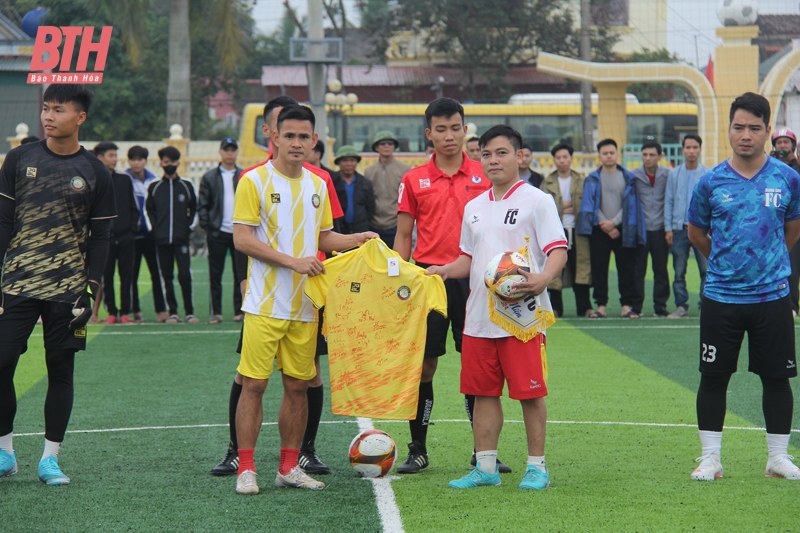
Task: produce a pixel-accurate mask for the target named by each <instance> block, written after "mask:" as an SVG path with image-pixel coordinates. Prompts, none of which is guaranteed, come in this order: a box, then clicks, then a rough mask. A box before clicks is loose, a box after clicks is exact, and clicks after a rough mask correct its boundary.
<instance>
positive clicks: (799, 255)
mask: <svg viewBox="0 0 800 533" xmlns="http://www.w3.org/2000/svg"><path fill="white" fill-rule="evenodd" d="M769 155H771V156H772V157H774V158H775V159H777V160H778V161H781V162H782V163H786V164H787V165H789V166H790V167H792V168H793V169H794V170H796V171H797V172H800V163H798V162H797V135H795V133H794V132H793V131H792V130H790V129H789V128H781V129H779V130H778V131H776V132H775V133H773V134H772V152H771V153H770V154H769ZM789 262H790V263H791V265H792V273H791V274H790V275H789V294H790V295H791V298H792V314H793V315H794V316H795V317H796V316H797V314H798V312H800V289H799V288H798V284H800V246H797V245H795V246H794V247H793V248H792V249H791V250H789Z"/></svg>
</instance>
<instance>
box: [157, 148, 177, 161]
mask: <svg viewBox="0 0 800 533" xmlns="http://www.w3.org/2000/svg"><path fill="white" fill-rule="evenodd" d="M165 157H166V158H167V159H171V160H172V161H180V160H181V152H180V150H178V149H177V148H175V147H174V146H165V147H164V148H162V149H161V150H159V151H158V158H159V159H164V158H165Z"/></svg>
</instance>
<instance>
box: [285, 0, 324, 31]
mask: <svg viewBox="0 0 800 533" xmlns="http://www.w3.org/2000/svg"><path fill="white" fill-rule="evenodd" d="M323 3H324V2H323ZM283 7H285V8H286V12H287V13H289V16H290V17H291V19H292V21H293V22H294V25H295V26H297V31H298V32H299V33H300V37H308V34H307V33H306V30H305V29H304V28H303V23H302V22H300V20H299V19H298V18H297V13H295V12H294V9H293V8H292V6H290V5H289V0H283Z"/></svg>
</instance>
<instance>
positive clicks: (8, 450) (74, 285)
mask: <svg viewBox="0 0 800 533" xmlns="http://www.w3.org/2000/svg"><path fill="white" fill-rule="evenodd" d="M92 99H93V94H92V92H91V91H90V90H88V89H87V88H86V87H85V86H83V85H77V84H75V85H72V84H70V85H66V84H54V85H50V86H49V87H48V88H47V90H46V91H45V93H44V97H43V104H42V115H41V119H42V125H43V127H44V130H45V132H46V134H47V139H46V140H44V141H39V142H32V143H28V144H25V145H23V146H20V147H18V148H15V149H13V150H11V151H10V152H9V153H8V155H7V156H6V158H5V161H4V162H3V166H2V168H0V257H4V261H3V272H2V282H1V283H0V477H5V476H11V475H14V474H16V473H17V459H16V452H15V451H14V447H13V426H14V416H15V415H16V411H17V399H16V391H15V390H14V372H15V370H16V367H17V362H18V361H19V358H20V355H22V354H23V353H25V351H26V350H27V348H28V346H27V344H28V338H29V337H30V335H31V332H32V331H33V328H34V326H35V325H36V321H37V319H38V318H39V316H41V317H42V322H43V324H44V348H45V359H46V363H47V379H48V387H47V397H46V399H45V403H44V427H45V443H44V453H43V454H42V458H41V461H40V462H39V467H38V472H37V474H38V478H39V481H41V482H42V483H45V484H47V485H67V484H69V481H70V480H69V478H68V477H67V476H66V475H64V473H63V472H62V471H61V468H60V467H59V464H58V453H59V450H60V448H61V442H62V441H63V440H64V434H65V433H66V431H67V424H68V423H69V418H70V415H71V413H72V401H73V381H72V377H73V372H74V368H75V353H76V352H77V351H79V350H84V349H86V323H87V322H88V321H89V318H90V317H91V315H92V299H94V298H95V297H96V295H97V294H98V292H99V288H100V287H99V281H100V279H101V277H102V275H103V269H104V268H105V264H106V258H107V255H108V244H109V234H110V228H111V219H112V218H114V217H116V207H115V206H116V203H115V201H114V188H113V185H112V183H111V175H110V174H109V172H108V169H106V167H105V165H103V163H101V162H100V161H99V160H98V159H97V158H96V157H95V156H94V154H92V153H90V152H88V151H86V150H85V149H84V148H83V147H81V145H80V144H79V143H78V132H79V130H80V126H81V125H82V124H83V123H84V122H85V121H86V115H87V113H88V111H89V107H90V106H91V103H92Z"/></svg>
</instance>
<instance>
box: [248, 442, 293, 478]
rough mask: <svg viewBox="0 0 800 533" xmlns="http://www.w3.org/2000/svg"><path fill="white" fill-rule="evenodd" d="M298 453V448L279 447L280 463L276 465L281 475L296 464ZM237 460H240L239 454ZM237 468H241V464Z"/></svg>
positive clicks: (289, 470)
mask: <svg viewBox="0 0 800 533" xmlns="http://www.w3.org/2000/svg"><path fill="white" fill-rule="evenodd" d="M299 455H300V450H299V449H297V448H281V464H280V466H279V467H278V472H280V474H281V475H282V476H285V475H286V474H288V473H289V472H291V471H292V468H294V467H296V466H297V457H298V456H299ZM251 457H252V455H251ZM239 460H240V461H241V460H242V457H241V455H240V456H239ZM240 465H241V463H240ZM239 468H241V466H239Z"/></svg>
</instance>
